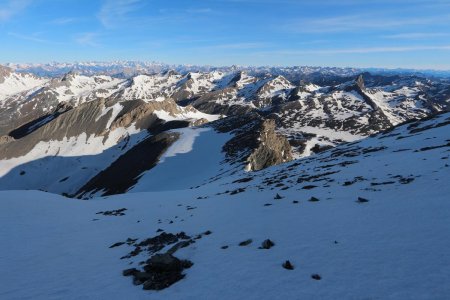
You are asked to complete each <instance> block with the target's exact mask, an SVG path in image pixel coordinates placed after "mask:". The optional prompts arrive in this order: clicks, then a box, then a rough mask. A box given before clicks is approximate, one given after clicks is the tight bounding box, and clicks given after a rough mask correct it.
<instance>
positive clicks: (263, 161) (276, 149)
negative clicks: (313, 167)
mask: <svg viewBox="0 0 450 300" xmlns="http://www.w3.org/2000/svg"><path fill="white" fill-rule="evenodd" d="M257 140H258V147H257V148H256V149H255V150H254V151H253V152H252V154H251V155H250V156H249V157H248V159H247V162H248V164H247V166H246V170H247V171H258V170H261V169H264V168H267V167H270V166H273V165H277V164H280V163H284V162H287V161H291V160H292V159H293V157H292V153H291V146H290V144H289V142H288V140H287V139H286V138H285V137H283V136H281V135H279V134H277V133H276V132H275V121H274V120H271V119H268V120H265V121H264V122H263V123H262V124H261V128H260V131H259V136H258V138H257Z"/></svg>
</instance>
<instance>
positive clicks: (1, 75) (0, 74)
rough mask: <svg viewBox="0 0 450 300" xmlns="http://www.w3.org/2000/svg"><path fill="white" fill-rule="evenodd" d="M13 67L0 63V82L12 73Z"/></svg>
mask: <svg viewBox="0 0 450 300" xmlns="http://www.w3.org/2000/svg"><path fill="white" fill-rule="evenodd" d="M11 72H12V70H11V68H8V67H5V66H2V65H0V83H2V82H3V81H5V77H8V76H9V75H10V74H11Z"/></svg>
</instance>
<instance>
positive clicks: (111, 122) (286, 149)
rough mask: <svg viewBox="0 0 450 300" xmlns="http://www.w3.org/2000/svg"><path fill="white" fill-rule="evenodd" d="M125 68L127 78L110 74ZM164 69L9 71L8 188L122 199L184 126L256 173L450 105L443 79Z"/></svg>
mask: <svg viewBox="0 0 450 300" xmlns="http://www.w3.org/2000/svg"><path fill="white" fill-rule="evenodd" d="M125 65H126V66H128V68H129V69H128V71H127V72H128V73H127V74H128V75H127V76H117V74H115V76H110V75H104V74H103V73H105V71H106V70H109V71H112V70H117V71H119V70H118V69H116V68H118V66H121V67H123V66H125ZM82 66H85V67H86V69H85V71H84V72H81V73H80V72H79V70H78V69H80V68H81V69H82ZM47 67H48V66H47ZM61 67H62V66H61V65H56V66H55V69H52V70H60V69H59V68H61ZM166 67H167V66H163V65H157V64H154V63H151V64H148V65H145V64H142V65H141V64H137V63H127V64H107V65H101V68H104V69H103V71H100V70H99V69H96V70H97V72H99V73H100V74H96V75H85V74H83V73H86V72H88V71H87V70H90V71H89V72H94V69H92V68H100V67H99V65H91V64H84V65H78V67H77V71H74V70H72V71H70V72H68V73H65V74H63V75H60V76H53V77H41V76H38V75H36V74H32V73H23V72H17V71H15V70H13V69H11V68H8V67H1V68H0V171H1V174H2V175H6V174H9V176H4V177H3V178H0V189H1V188H8V189H9V188H22V189H28V188H33V189H42V190H47V191H52V192H57V193H64V194H66V195H71V196H83V197H84V196H86V195H91V194H92V193H93V192H98V191H102V192H101V193H105V194H112V193H121V192H125V191H127V190H128V189H130V188H132V187H133V186H134V185H136V184H137V183H138V182H139V178H141V176H142V175H143V174H144V173H146V172H150V173H151V169H152V168H154V167H155V166H157V165H158V162H159V161H160V160H161V158H162V157H164V155H166V154H167V151H169V150H168V149H169V148H170V147H171V146H173V145H176V144H177V141H179V140H183V135H184V134H186V135H187V136H188V137H186V138H188V139H189V136H192V135H194V136H195V135H196V134H197V129H193V131H187V132H184V131H176V130H175V129H180V128H189V127H193V128H197V126H200V125H201V127H199V129H198V130H204V129H205V130H206V129H209V130H215V131H218V132H222V133H226V134H227V135H230V137H229V139H228V141H225V142H224V141H222V142H220V144H218V146H219V147H220V148H222V149H223V151H224V153H226V154H227V155H226V163H227V164H230V165H233V166H240V167H239V168H241V169H246V170H248V171H254V170H260V169H263V168H266V167H268V166H272V165H275V164H279V163H283V162H286V161H289V160H292V159H295V158H300V157H305V156H309V155H311V154H314V153H319V152H322V151H324V150H327V149H329V148H332V147H335V146H336V145H338V144H340V143H344V142H352V141H356V140H359V139H362V138H364V137H367V136H369V135H371V134H375V133H378V132H380V131H384V130H387V129H389V128H391V127H393V126H396V125H398V124H401V123H403V122H407V121H411V120H416V119H420V118H424V117H427V116H431V115H435V114H437V113H439V112H443V111H448V110H449V108H450V81H449V80H447V79H442V78H434V77H424V76H418V75H377V74H372V73H368V72H363V73H358V70H356V69H337V68H308V67H300V68H270V69H267V70H266V69H262V68H259V69H251V70H247V69H246V70H243V69H241V68H238V67H233V68H229V69H213V68H211V70H208V71H197V72H193V71H188V69H190V68H193V67H185V68H186V69H187V70H186V71H184V72H178V71H176V70H164V71H161V72H159V73H151V74H150V73H145V72H144V68H160V69H164V68H166ZM67 68H71V69H73V68H74V65H67ZM109 71H108V72H109ZM146 71H148V69H147V70H146ZM121 72H123V70H122V71H121ZM135 73H136V74H135ZM141 73H142V74H141ZM131 74H135V75H131ZM122 75H123V74H122ZM174 130H175V131H174ZM94 154H95V155H99V157H98V158H96V159H93V160H92V159H91V158H92V155H94ZM143 155H149V156H148V160H147V161H146V162H145V163H143V162H142V161H141V159H142V157H143ZM66 156H71V157H77V158H76V159H66V158H64V157H66ZM63 158H64V159H63ZM136 158H140V159H136ZM62 161H64V165H65V166H66V167H65V168H63V169H61V164H62ZM43 162H45V163H43ZM39 166H42V167H44V166H45V168H46V169H47V170H49V172H47V174H48V176H40V175H39V174H40V172H41V169H40V168H41V167H39ZM124 168H125V169H127V170H128V171H127V172H126V174H127V175H126V176H117V174H121V173H123V170H124ZM32 170H36V176H38V177H33V176H31V177H29V176H30V173H31V172H32ZM67 170H71V171H70V173H71V174H72V175H70V176H69V175H67V174H68V171H67ZM22 172H25V173H26V174H28V175H27V176H22V175H21V174H22ZM61 172H62V173H61ZM63 174H66V175H63ZM210 175H211V176H212V177H214V174H210ZM17 176H19V177H17ZM19 178H20V180H18V179H19ZM27 178H29V179H27ZM111 182H114V186H115V187H113V186H112V185H111Z"/></svg>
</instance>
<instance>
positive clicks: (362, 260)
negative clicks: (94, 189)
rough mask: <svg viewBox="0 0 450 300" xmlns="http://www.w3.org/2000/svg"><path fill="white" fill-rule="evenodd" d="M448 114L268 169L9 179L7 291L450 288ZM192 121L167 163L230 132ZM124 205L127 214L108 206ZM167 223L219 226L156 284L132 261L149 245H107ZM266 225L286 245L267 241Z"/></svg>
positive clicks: (398, 295)
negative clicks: (78, 184) (196, 181)
mask: <svg viewBox="0 0 450 300" xmlns="http://www.w3.org/2000/svg"><path fill="white" fill-rule="evenodd" d="M449 124H450V114H444V115H440V116H437V117H435V118H433V119H430V120H427V121H422V122H417V123H410V124H406V125H404V126H400V127H398V128H396V129H394V130H392V131H390V132H386V133H382V134H378V135H376V136H374V137H369V138H367V139H365V140H362V141H360V142H354V143H351V144H342V145H340V146H338V147H336V148H334V149H331V150H328V151H325V152H323V153H321V154H319V155H314V156H311V157H309V158H305V159H301V160H296V161H293V162H290V163H287V164H283V165H280V166H277V167H272V168H269V169H266V170H263V171H259V172H252V173H246V172H244V171H231V170H229V171H230V172H228V173H227V175H228V176H219V177H217V178H216V180H211V182H209V183H208V184H206V185H202V186H200V187H198V188H184V189H180V190H172V191H167V190H164V191H163V190H160V191H148V190H147V191H145V192H141V193H137V192H135V193H128V194H123V195H116V196H111V197H107V198H94V199H92V200H89V201H80V200H74V199H68V198H64V197H61V196H57V195H53V194H47V193H43V192H37V191H3V192H0V212H1V213H0V224H1V226H0V240H1V241H2V243H1V247H0V268H1V270H2V272H1V275H0V283H1V284H0V298H1V299H449V297H450V285H449V284H448V283H449V279H450V268H449V266H450V255H449V249H450V238H449V233H450V201H449V200H450V198H449V195H450V185H449V184H448V183H449V180H448V179H449V178H450V176H449V175H450V171H449V170H450V169H449V164H450V162H449V155H450V152H449V149H450V148H449V145H450V144H449V142H450V140H449V139H450V136H449V128H450V127H449V126H450V125H449ZM186 130H188V129H186ZM189 130H191V129H189ZM192 130H194V129H192ZM183 134H186V138H187V139H191V140H190V141H191V142H192V141H193V142H192V143H191V144H190V142H189V143H187V142H186V141H185V143H184V145H186V143H187V144H189V145H191V147H186V148H185V149H184V150H186V149H188V150H190V151H189V152H186V153H183V151H175V150H177V149H176V148H174V149H172V150H171V151H172V153H175V152H177V154H176V155H175V156H168V157H166V158H165V161H164V162H162V163H161V165H160V166H157V167H156V168H161V171H160V172H162V173H161V176H163V175H166V174H163V173H164V172H163V171H164V170H166V171H167V172H173V167H172V166H171V165H170V163H171V160H172V159H176V158H178V157H181V156H182V155H188V156H189V154H190V153H192V155H190V156H189V158H191V159H199V158H198V157H196V155H194V154H195V153H197V151H198V153H203V152H202V147H203V146H202V145H201V144H202V143H203V142H202V139H203V138H204V140H206V141H208V140H210V139H214V138H218V137H214V136H213V135H214V134H213V132H208V131H206V132H199V134H198V135H196V133H193V132H191V133H186V132H185V133H183ZM192 139H193V140H192ZM173 147H177V146H176V145H174V146H173ZM178 150H179V149H178ZM205 155H206V154H205ZM213 155H215V154H213ZM195 163H196V164H195ZM195 163H194V161H193V162H192V163H191V164H190V165H189V168H192V166H195V165H196V166H198V168H199V169H200V168H201V167H202V161H201V160H199V161H195ZM211 163H215V162H214V161H212V162H211ZM164 165H166V167H164ZM164 168H166V169H164ZM178 172H179V173H180V174H179V176H182V174H186V176H189V175H190V174H192V173H195V169H194V170H188V169H182V168H180V169H179V170H178ZM149 174H150V173H149ZM148 178H149V177H147V175H144V176H143V177H142V180H143V181H142V182H145V180H147V179H148ZM138 187H141V186H140V185H139V184H138V186H137V187H136V189H137V188H138ZM276 194H279V196H280V197H277V198H281V199H278V200H276V199H274V198H275V196H276ZM311 197H315V198H316V199H314V198H313V199H312V200H318V201H309V200H311ZM358 197H362V198H364V199H366V200H368V202H364V201H363V202H361V201H360V202H358V201H357V200H358ZM297 202H298V203H297ZM119 208H126V209H127V210H126V211H125V215H124V216H104V215H101V214H96V213H97V212H99V211H105V210H115V209H119ZM158 228H161V229H163V230H164V231H166V232H171V233H178V232H181V231H184V232H186V234H188V235H191V236H195V235H197V234H200V233H203V232H205V231H207V230H210V231H211V232H212V233H211V234H210V235H204V236H203V237H202V238H201V239H199V240H197V241H196V242H195V243H194V244H192V245H190V246H189V247H186V248H182V249H180V250H178V251H177V252H176V256H177V257H179V258H183V259H189V260H191V261H192V262H193V263H194V265H193V266H192V267H191V268H190V269H187V270H185V271H184V272H185V274H186V277H185V278H184V279H182V280H181V281H179V282H177V283H175V284H174V285H172V286H170V287H169V288H167V289H165V290H162V291H157V292H156V291H144V290H142V287H141V286H134V285H133V284H132V281H131V279H130V278H128V277H123V276H122V274H121V272H122V270H124V269H127V268H130V267H139V265H138V263H139V262H140V261H143V260H145V259H147V258H148V255H147V256H146V255H145V253H141V254H139V255H137V256H135V257H132V258H131V259H120V258H121V257H122V256H124V255H126V254H128V253H129V252H130V251H131V250H132V247H130V246H128V245H127V244H125V245H122V246H119V247H115V248H111V249H110V248H109V247H110V246H111V245H112V244H114V243H116V242H119V241H125V240H126V239H127V238H137V239H138V241H141V240H144V239H146V238H149V237H153V236H155V235H157V233H156V230H157V229H158ZM268 238H269V239H271V240H272V241H274V243H275V246H274V247H272V248H271V249H268V250H263V249H259V246H260V245H261V242H262V241H263V240H265V239H268ZM247 239H252V243H250V244H249V245H247V246H238V244H239V243H240V242H242V241H244V240H247ZM223 246H228V248H227V249H222V247H223ZM168 247H170V246H168ZM165 250H167V248H165V249H162V250H161V251H162V252H163V251H165ZM286 260H289V261H290V262H291V263H292V264H293V265H294V270H286V269H284V268H283V267H282V266H281V265H282V263H283V262H284V261H286ZM313 274H318V275H320V277H321V279H320V280H315V279H313V278H312V277H311V275H313Z"/></svg>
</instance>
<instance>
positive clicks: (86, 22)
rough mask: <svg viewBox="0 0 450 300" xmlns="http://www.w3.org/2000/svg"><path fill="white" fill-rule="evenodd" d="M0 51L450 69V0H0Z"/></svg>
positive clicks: (51, 57)
mask: <svg viewBox="0 0 450 300" xmlns="http://www.w3.org/2000/svg"><path fill="white" fill-rule="evenodd" d="M0 58H1V59H0V62H50V61H70V62H72V61H90V60H96V61H110V60H145V61H160V62H166V63H176V64H178V63H183V64H201V65H205V64H209V65H218V66H222V65H232V64H239V65H311V66H339V67H343V66H352V67H389V68H397V67H402V68H420V69H423V68H434V69H450V0H390V1H388V0H340V1H337V0H336V1H335V0H332V1H329V0H172V1H170V0H165V1H161V0H73V1H72V0H0Z"/></svg>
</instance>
